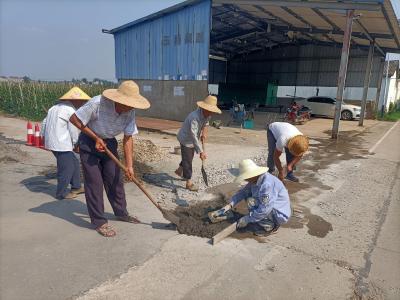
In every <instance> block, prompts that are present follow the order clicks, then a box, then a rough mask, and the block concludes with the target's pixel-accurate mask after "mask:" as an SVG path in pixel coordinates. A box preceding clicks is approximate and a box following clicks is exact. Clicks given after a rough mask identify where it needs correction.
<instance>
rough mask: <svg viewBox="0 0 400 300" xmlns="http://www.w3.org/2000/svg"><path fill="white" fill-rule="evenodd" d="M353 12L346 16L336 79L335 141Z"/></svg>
mask: <svg viewBox="0 0 400 300" xmlns="http://www.w3.org/2000/svg"><path fill="white" fill-rule="evenodd" d="M353 17H354V10H348V11H347V14H346V29H345V32H344V36H343V46H342V56H341V58H340V68H339V77H338V89H337V94H336V107H335V119H334V120H333V126H332V138H333V139H337V138H338V134H339V122H340V115H341V110H342V101H343V93H344V87H345V84H346V75H347V65H348V62H349V53H350V41H351V31H352V27H353Z"/></svg>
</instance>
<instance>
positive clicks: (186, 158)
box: [179, 144, 194, 180]
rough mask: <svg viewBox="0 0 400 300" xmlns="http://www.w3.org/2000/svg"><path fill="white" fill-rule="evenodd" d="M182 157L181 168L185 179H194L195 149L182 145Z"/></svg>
mask: <svg viewBox="0 0 400 300" xmlns="http://www.w3.org/2000/svg"><path fill="white" fill-rule="evenodd" d="M181 156H182V161H181V162H180V164H179V165H180V166H181V167H182V169H183V178H185V179H186V180H190V179H192V173H193V169H192V164H193V157H194V148H189V147H186V146H184V145H182V144H181Z"/></svg>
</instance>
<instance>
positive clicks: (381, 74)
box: [375, 58, 385, 113]
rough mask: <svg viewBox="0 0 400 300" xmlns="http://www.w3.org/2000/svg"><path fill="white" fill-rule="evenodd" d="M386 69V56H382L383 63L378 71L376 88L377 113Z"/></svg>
mask: <svg viewBox="0 0 400 300" xmlns="http://www.w3.org/2000/svg"><path fill="white" fill-rule="evenodd" d="M384 70H385V58H381V63H380V66H379V73H378V83H377V89H376V98H375V110H376V113H378V112H379V99H380V98H381V90H382V81H383V72H384Z"/></svg>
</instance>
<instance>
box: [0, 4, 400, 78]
mask: <svg viewBox="0 0 400 300" xmlns="http://www.w3.org/2000/svg"><path fill="white" fill-rule="evenodd" d="M180 2H183V1H182V0H0V75H3V76H25V75H26V76H29V77H30V78H32V79H41V80H71V79H72V78H87V79H89V80H92V79H93V78H96V77H97V78H101V79H107V80H115V67H114V39H113V36H112V35H110V34H104V33H102V32H101V30H102V29H103V28H104V29H112V28H115V27H118V26H120V25H123V24H125V23H128V22H131V21H133V20H136V19H138V18H141V17H144V16H147V15H149V14H151V13H153V12H156V11H159V10H161V9H164V8H166V7H169V6H172V5H174V4H177V3H180ZM392 3H393V6H394V8H395V11H396V13H397V15H398V18H400V0H392Z"/></svg>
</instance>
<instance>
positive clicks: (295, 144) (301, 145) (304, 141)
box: [287, 135, 309, 156]
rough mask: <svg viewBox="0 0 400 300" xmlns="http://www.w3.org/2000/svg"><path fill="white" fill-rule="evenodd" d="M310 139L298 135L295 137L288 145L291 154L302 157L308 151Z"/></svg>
mask: <svg viewBox="0 0 400 300" xmlns="http://www.w3.org/2000/svg"><path fill="white" fill-rule="evenodd" d="M308 144H309V142H308V138H307V137H306V136H304V135H296V136H295V137H292V138H291V139H290V140H289V142H288V144H287V147H288V149H289V152H290V153H292V154H293V155H294V156H301V155H303V154H304V153H305V152H307V150H308Z"/></svg>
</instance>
